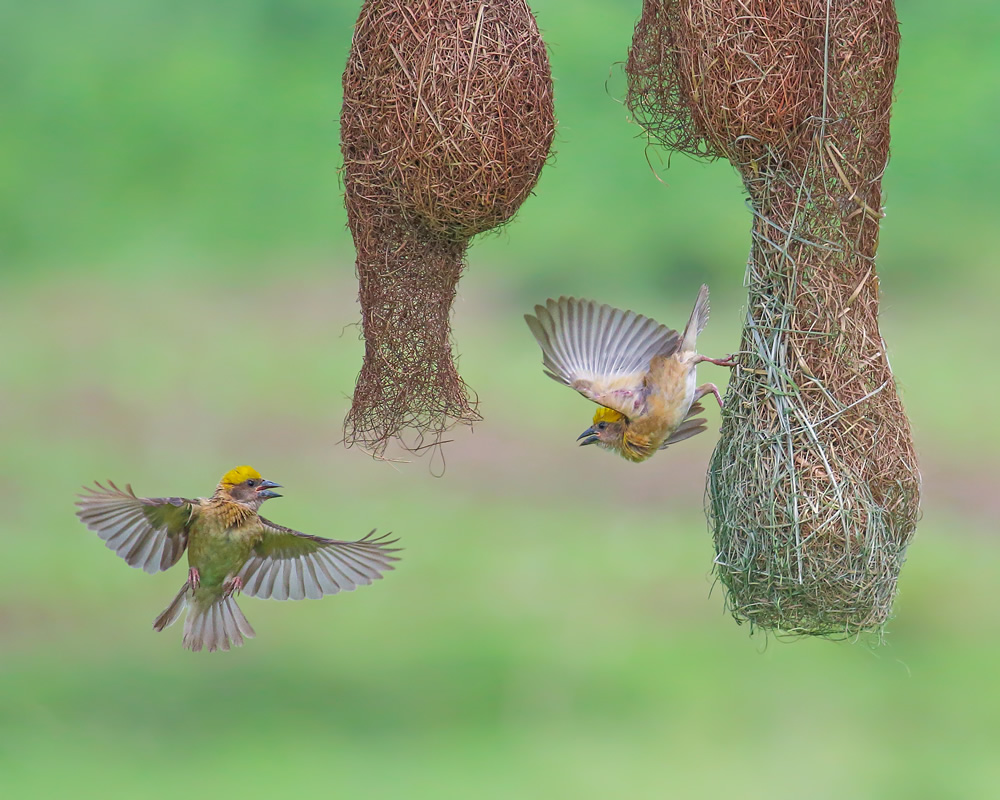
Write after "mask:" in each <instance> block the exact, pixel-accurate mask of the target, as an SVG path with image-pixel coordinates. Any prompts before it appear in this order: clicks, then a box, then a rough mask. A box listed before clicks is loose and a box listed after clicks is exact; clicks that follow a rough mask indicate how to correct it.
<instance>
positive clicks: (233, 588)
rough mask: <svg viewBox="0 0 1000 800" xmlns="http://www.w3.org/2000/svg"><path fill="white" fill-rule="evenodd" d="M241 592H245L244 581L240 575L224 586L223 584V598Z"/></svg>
mask: <svg viewBox="0 0 1000 800" xmlns="http://www.w3.org/2000/svg"><path fill="white" fill-rule="evenodd" d="M241 591H243V579H242V578H241V577H240V576H239V575H235V576H233V577H232V578H230V579H229V580H228V581H226V582H225V583H224V584H222V596H223V597H232V596H233V592H236V594H239V593H240V592H241Z"/></svg>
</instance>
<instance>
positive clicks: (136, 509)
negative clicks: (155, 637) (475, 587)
mask: <svg viewBox="0 0 1000 800" xmlns="http://www.w3.org/2000/svg"><path fill="white" fill-rule="evenodd" d="M84 488H85V489H86V491H87V492H88V493H89V494H81V495H80V499H79V500H78V501H77V503H76V504H77V505H78V506H79V507H80V510H79V511H77V512H76V514H77V516H78V517H79V518H80V519H81V521H82V522H83V523H84V524H85V525H86V526H87V527H88V528H90V529H91V530H92V531H95V532H96V533H97V535H98V536H100V537H101V538H102V539H103V540H104V543H105V544H106V545H107V546H108V547H109V548H110V549H112V550H114V551H115V552H116V553H118V555H120V556H121V557H122V558H124V559H125V562H126V563H127V564H128V565H129V566H130V567H141V568H142V569H144V570H145V571H146V572H149V573H153V572H159V571H160V570H165V569H168V568H169V567H172V566H173V565H174V564H176V563H177V562H178V561H179V560H180V557H181V555H182V554H183V553H184V550H185V548H186V549H187V551H188V564H189V565H190V568H189V569H188V579H187V581H186V582H185V583H184V585H183V586H182V587H181V590H180V592H178V593H177V596H176V597H175V598H174V600H173V602H172V603H171V604H170V605H169V606H167V608H166V610H165V611H164V612H163V613H162V614H160V616H158V617H157V618H156V620H155V621H154V622H153V629H154V630H157V631H162V630H163V629H164V628H166V627H167V626H169V625H172V624H173V623H174V622H176V621H177V620H178V618H179V617H180V615H181V612H182V611H183V610H184V608H185V607H189V608H190V610H189V611H188V615H187V619H186V620H185V621H184V647H186V648H188V649H189V650H201V649H202V648H203V647H204V648H207V649H208V650H209V651H212V650H228V649H229V648H230V647H240V646H241V645H242V644H243V637H244V636H246V637H248V638H253V636H254V630H253V628H251V627H250V623H249V622H247V619H246V617H244V616H243V612H242V611H240V608H239V606H237V605H236V601H235V600H234V599H233V593H234V592H239V591H241V590H242V591H243V592H244V593H245V594H247V595H248V596H250V597H262V598H267V597H271V598H274V599H275V600H301V599H302V598H304V597H309V598H317V597H322V596H323V595H325V594H336V593H337V592H349V591H352V590H353V589H355V588H357V587H358V586H361V585H367V584H369V583H371V582H372V581H374V580H376V579H377V578H381V577H382V573H383V572H385V571H386V570H390V569H393V567H392V562H393V561H398V558H397V557H396V556H394V555H392V553H394V552H396V551H397V550H398V548H394V547H390V546H389V545H392V544H394V543H395V542H396V541H397V540H395V539H391V540H390V539H386V537H385V536H380V537H375V535H374V534H375V531H372V532H371V533H369V534H368V535H367V536H365V537H364V538H363V539H360V540H359V541H356V542H341V541H337V540H336V539H321V538H320V537H318V536H309V535H308V534H305V533H299V532H298V531H293V530H291V529H290V528H284V527H282V526H281V525H275V524H274V523H273V522H270V521H268V520H266V519H264V518H263V517H261V516H259V515H258V514H257V509H258V508H260V506H261V504H262V503H263V502H264V501H265V500H268V499H270V498H272V497H281V495H280V494H278V493H277V492H274V491H272V489H276V488H280V484H277V483H274V481H269V480H265V479H264V478H262V477H261V476H260V473H259V472H257V470H255V469H254V468H253V467H236V468H235V469H232V470H230V471H229V472H227V473H226V474H225V475H224V476H223V478H222V480H221V481H219V485H218V486H217V487H216V489H215V494H213V495H212V496H211V497H208V498H199V499H196V500H185V499H184V498H183V497H136V496H135V494H134V493H133V491H132V487H131V486H130V485H128V484H126V485H125V491H122V490H121V489H119V488H118V487H117V486H115V485H114V483H112V482H111V481H108V486H107V487H105V486H102V485H101V484H100V483H98V484H97V490H94V489H91V488H90V487H84Z"/></svg>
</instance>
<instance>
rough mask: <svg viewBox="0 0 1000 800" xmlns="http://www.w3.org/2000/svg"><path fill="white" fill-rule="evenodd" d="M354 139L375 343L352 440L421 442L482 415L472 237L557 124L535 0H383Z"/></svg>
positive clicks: (351, 217)
mask: <svg viewBox="0 0 1000 800" xmlns="http://www.w3.org/2000/svg"><path fill="white" fill-rule="evenodd" d="M343 83H344V105H343V111H342V114H341V149H342V152H343V156H344V183H345V200H346V205H347V212H348V224H349V226H350V228H351V232H352V234H353V236H354V242H355V246H356V249H357V271H358V278H359V283H360V294H359V296H360V301H361V311H362V326H363V333H364V338H365V358H364V364H363V366H362V368H361V373H360V375H359V376H358V381H357V385H356V387H355V392H354V399H353V403H352V406H351V410H350V412H349V413H348V416H347V419H346V421H345V440H346V442H347V443H348V444H349V445H350V444H354V443H361V444H363V445H364V446H366V447H368V448H370V449H371V450H372V451H374V452H375V453H381V452H383V451H384V449H385V447H386V445H387V443H388V441H389V440H391V439H392V438H394V437H395V438H400V439H401V437H402V434H403V432H404V431H410V432H412V433H413V435H414V436H415V441H412V442H409V443H408V444H409V446H410V447H411V449H418V448H419V447H420V446H421V445H422V444H423V443H424V441H425V439H426V438H427V437H428V436H429V437H430V438H431V441H432V442H434V443H436V442H439V441H440V437H441V434H442V433H443V432H444V431H445V430H447V429H448V428H449V427H451V426H452V425H453V424H455V423H456V422H466V423H471V422H474V421H476V420H478V419H479V415H478V412H477V411H476V400H475V399H474V397H473V396H471V393H470V391H469V389H468V387H467V386H466V384H465V383H464V381H463V380H462V378H461V377H460V375H459V374H458V370H457V368H456V366H455V363H454V361H453V359H452V343H451V326H450V314H451V307H452V301H453V300H454V298H455V292H456V289H457V285H458V280H459V277H460V276H461V273H462V270H463V268H464V266H465V254H466V250H467V247H468V244H469V238H470V237H471V236H473V235H475V234H477V233H481V232H483V231H486V230H489V229H491V228H495V227H497V226H499V225H502V224H504V223H505V222H507V221H509V220H510V219H511V217H513V216H514V214H515V213H516V212H517V210H518V208H519V207H520V205H521V203H522V202H523V201H524V199H525V198H526V197H527V196H528V195H529V194H530V193H531V190H532V189H533V188H534V186H535V183H536V182H537V180H538V177H539V174H540V172H541V169H542V166H543V165H544V164H545V160H546V158H547V157H548V154H549V148H550V146H551V143H552V137H553V134H554V131H555V117H554V113H553V102H552V77H551V73H550V70H549V63H548V56H547V54H546V51H545V45H544V42H543V41H542V38H541V35H540V34H539V32H538V28H537V25H536V24H535V20H534V17H533V16H532V13H531V10H530V9H529V7H528V6H527V4H526V3H524V2H521V1H519V0H513V1H512V2H504V3H483V2H472V1H471V0H423V1H421V2H415V1H414V0H368V1H367V2H365V3H364V5H363V7H362V9H361V14H360V16H359V17H358V21H357V25H356V27H355V32H354V40H353V43H352V47H351V53H350V57H349V60H348V64H347V69H346V70H345V72H344V79H343Z"/></svg>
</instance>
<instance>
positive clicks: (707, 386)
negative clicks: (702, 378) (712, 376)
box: [694, 383, 722, 408]
mask: <svg viewBox="0 0 1000 800" xmlns="http://www.w3.org/2000/svg"><path fill="white" fill-rule="evenodd" d="M706 394H714V395H715V399H716V401H718V403H719V408H722V395H721V394H719V387H718V386H716V385H715V384H714V383H703V384H702V385H701V386H699V387H698V388H697V389H695V392H694V402H698V400H700V399H701V398H702V397H704V396H705V395H706Z"/></svg>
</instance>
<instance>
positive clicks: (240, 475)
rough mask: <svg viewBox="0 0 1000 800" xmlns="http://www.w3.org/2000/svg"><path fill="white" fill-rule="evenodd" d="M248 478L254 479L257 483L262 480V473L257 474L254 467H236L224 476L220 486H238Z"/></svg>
mask: <svg viewBox="0 0 1000 800" xmlns="http://www.w3.org/2000/svg"><path fill="white" fill-rule="evenodd" d="M248 478H253V479H254V480H255V481H259V480H260V473H259V472H257V470H255V469H254V468H253V467H247V466H243V467H235V468H234V469H231V470H229V472H227V473H226V474H225V475H223V476H222V480H221V481H219V485H220V486H236V485H237V484H240V483H243V481H245V480H247V479H248Z"/></svg>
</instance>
